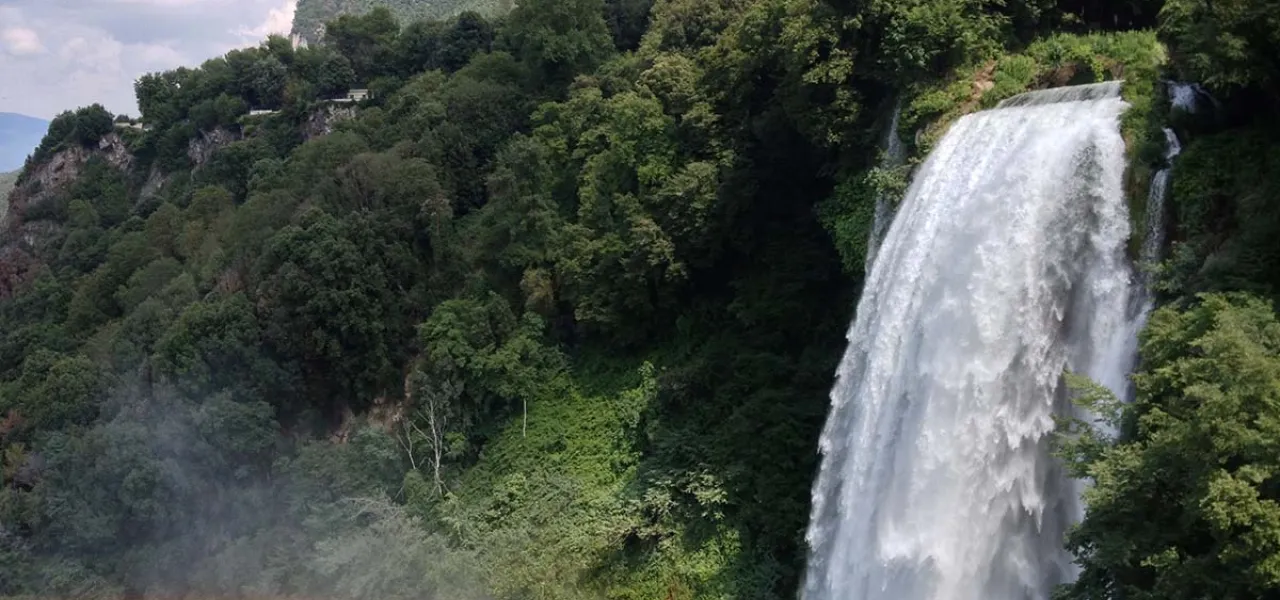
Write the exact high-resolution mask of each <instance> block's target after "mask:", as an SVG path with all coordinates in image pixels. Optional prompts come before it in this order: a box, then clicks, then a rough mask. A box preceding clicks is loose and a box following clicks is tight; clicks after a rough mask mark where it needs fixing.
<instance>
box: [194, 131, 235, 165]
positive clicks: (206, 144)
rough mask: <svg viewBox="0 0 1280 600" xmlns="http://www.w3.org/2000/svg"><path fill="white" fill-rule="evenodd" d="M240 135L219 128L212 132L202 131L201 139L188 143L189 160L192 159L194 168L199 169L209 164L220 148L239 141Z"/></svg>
mask: <svg viewBox="0 0 1280 600" xmlns="http://www.w3.org/2000/svg"><path fill="white" fill-rule="evenodd" d="M239 139H240V134H238V133H235V132H233V131H231V130H229V129H224V128H222V127H218V128H216V129H214V130H212V131H201V132H200V135H199V137H197V138H196V139H194V140H191V141H190V142H188V143H187V158H190V159H191V164H192V165H194V168H196V169H199V168H200V167H202V166H204V164H205V163H207V162H209V159H210V158H212V157H213V153H214V152H217V151H218V149H219V148H222V147H224V146H227V145H228V144H231V143H232V142H235V141H238V140H239Z"/></svg>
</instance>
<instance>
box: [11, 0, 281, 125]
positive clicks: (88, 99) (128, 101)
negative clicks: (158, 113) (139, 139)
mask: <svg viewBox="0 0 1280 600" xmlns="http://www.w3.org/2000/svg"><path fill="white" fill-rule="evenodd" d="M0 3H3V5H0V24H3V25H0V81H4V82H22V87H21V90H20V91H19V90H17V89H16V86H12V85H0V112H17V113H23V114H28V115H32V116H37V117H43V118H49V117H52V116H54V115H55V114H57V113H59V112H61V111H63V110H67V109H74V108H76V107H78V106H85V105H88V104H92V103H94V102H98V103H101V104H103V105H105V106H106V107H107V108H108V109H109V110H111V111H113V112H124V113H131V114H135V113H136V112H137V108H136V104H135V101H134V97H133V82H134V80H136V79H137V77H138V76H140V75H142V74H144V73H148V72H152V71H161V70H167V69H172V68H175V67H179V66H196V65H199V64H200V63H201V62H203V61H205V60H206V59H209V58H212V57H214V56H218V55H221V54H223V53H225V52H227V51H228V50H231V49H233V48H237V47H243V46H250V45H256V44H257V43H259V42H260V41H261V40H262V39H263V38H265V37H266V36H267V35H268V34H271V33H283V34H287V33H288V32H289V30H290V29H291V27H292V22H293V13H294V9H295V8H296V5H297V2H296V0H0Z"/></svg>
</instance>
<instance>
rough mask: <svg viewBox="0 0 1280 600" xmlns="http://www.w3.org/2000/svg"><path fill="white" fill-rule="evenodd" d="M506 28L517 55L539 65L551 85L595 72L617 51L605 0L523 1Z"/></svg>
mask: <svg viewBox="0 0 1280 600" xmlns="http://www.w3.org/2000/svg"><path fill="white" fill-rule="evenodd" d="M504 31H505V33H506V34H507V35H508V36H510V44H511V46H512V47H513V48H515V49H516V53H517V55H518V56H519V57H520V58H521V59H522V60H524V61H526V62H527V63H529V64H531V65H537V68H538V70H539V72H540V73H541V75H542V77H543V81H544V82H545V83H546V84H549V85H564V84H566V83H568V82H569V81H570V80H571V79H572V78H573V77H574V76H575V75H577V74H578V73H585V72H589V71H591V70H592V69H594V68H595V67H597V66H599V65H600V64H601V63H603V62H604V60H605V59H606V58H607V57H608V56H609V54H610V53H611V52H612V51H613V40H612V38H610V36H609V26H608V25H607V24H605V21H604V1H603V0H522V1H521V2H519V3H518V4H517V5H516V8H515V10H513V11H511V15H510V16H509V17H508V20H507V27H506V28H505V30H504Z"/></svg>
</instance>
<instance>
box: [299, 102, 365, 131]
mask: <svg viewBox="0 0 1280 600" xmlns="http://www.w3.org/2000/svg"><path fill="white" fill-rule="evenodd" d="M355 116H356V107H355V106H354V105H351V104H326V105H324V106H323V107H321V108H318V109H316V110H315V111H314V112H312V113H311V116H309V117H307V122H306V123H305V124H304V125H303V126H302V137H303V139H308V140H309V139H312V138H317V137H320V136H325V135H329V134H330V133H333V126H334V125H336V124H338V123H341V122H342V121H346V120H348V119H354V118H355Z"/></svg>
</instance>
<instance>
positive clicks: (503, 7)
mask: <svg viewBox="0 0 1280 600" xmlns="http://www.w3.org/2000/svg"><path fill="white" fill-rule="evenodd" d="M514 6H515V3H514V2H513V1H512V0H447V1H444V2H424V1H422V0H298V4H297V7H296V8H295V12H294V17H293V31H292V33H293V34H294V35H298V36H301V37H302V39H305V40H307V41H308V42H321V41H323V40H324V31H325V26H326V25H327V24H328V23H329V22H330V21H333V20H334V19H337V18H338V17H341V16H343V15H353V16H358V15H364V14H366V13H368V12H370V11H372V10H373V9H375V8H386V9H387V10H389V11H390V12H391V14H392V16H394V17H395V18H396V19H397V20H398V21H400V22H401V23H405V24H408V23H412V22H414V21H423V20H429V21H435V22H440V21H444V20H446V19H449V18H453V17H456V16H458V15H460V14H462V13H465V12H474V13H477V14H480V15H484V16H489V17H493V16H498V15H502V14H506V13H507V12H509V11H510V10H511V9H512V8H513V7H514ZM646 6H647V5H646Z"/></svg>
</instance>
